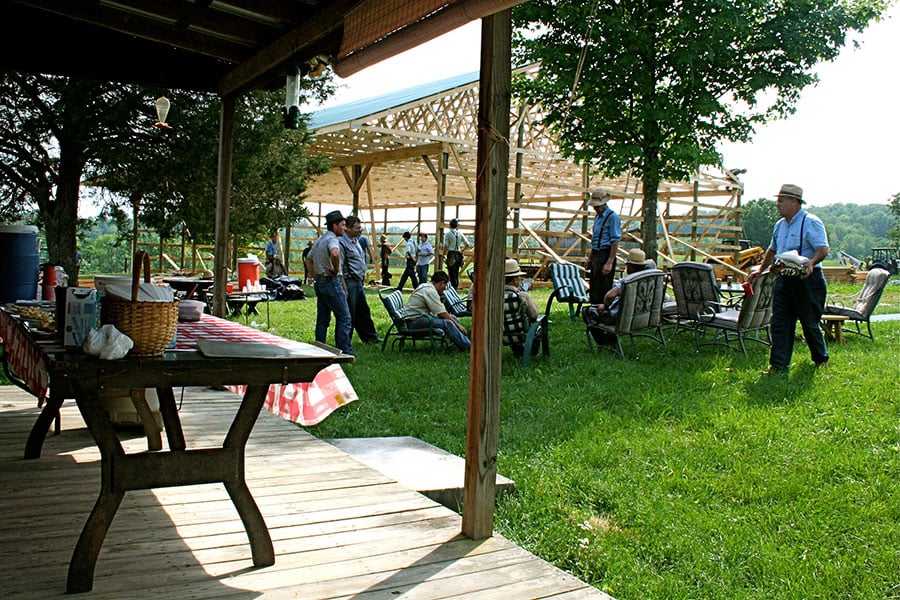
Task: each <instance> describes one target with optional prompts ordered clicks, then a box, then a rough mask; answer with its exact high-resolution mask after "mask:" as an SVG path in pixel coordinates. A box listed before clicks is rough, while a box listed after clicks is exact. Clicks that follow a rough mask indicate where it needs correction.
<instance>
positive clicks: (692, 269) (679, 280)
mask: <svg viewBox="0 0 900 600" xmlns="http://www.w3.org/2000/svg"><path fill="white" fill-rule="evenodd" d="M669 275H670V276H671V277H672V293H673V294H674V295H675V310H674V311H673V312H669V311H667V310H666V307H665V306H664V309H663V316H665V317H667V318H668V319H669V320H671V321H674V322H675V330H674V332H673V335H675V334H677V333H678V328H679V327H680V326H682V325H685V326H687V327H689V328H691V329H693V328H695V327H696V324H697V320H698V319H699V317H698V315H699V314H700V313H702V312H703V311H704V310H705V309H707V308H708V307H711V306H719V304H718V303H720V301H721V300H720V297H719V291H718V288H717V287H716V273H715V270H714V269H713V267H712V265H709V264H706V263H700V262H682V263H678V264H676V265H673V266H672V268H671V270H670V271H669Z"/></svg>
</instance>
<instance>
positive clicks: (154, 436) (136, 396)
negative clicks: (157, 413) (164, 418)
mask: <svg viewBox="0 0 900 600" xmlns="http://www.w3.org/2000/svg"><path fill="white" fill-rule="evenodd" d="M130 395H131V403H132V404H133V405H134V409H135V410H136V411H137V413H138V416H139V417H140V418H141V425H143V427H144V435H146V436H147V449H148V450H162V436H161V435H160V429H159V425H157V424H156V419H154V418H153V412H152V411H151V410H150V405H148V404H147V392H146V390H144V388H132V389H131V391H130Z"/></svg>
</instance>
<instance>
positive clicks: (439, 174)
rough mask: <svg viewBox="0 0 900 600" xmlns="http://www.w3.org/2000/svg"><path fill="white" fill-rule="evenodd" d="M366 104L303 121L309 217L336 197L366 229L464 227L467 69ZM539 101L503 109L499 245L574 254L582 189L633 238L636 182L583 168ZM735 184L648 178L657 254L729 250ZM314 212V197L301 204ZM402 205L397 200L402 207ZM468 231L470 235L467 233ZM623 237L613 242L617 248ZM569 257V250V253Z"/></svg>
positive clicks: (471, 181) (471, 96) (583, 227)
mask: <svg viewBox="0 0 900 600" xmlns="http://www.w3.org/2000/svg"><path fill="white" fill-rule="evenodd" d="M369 105H370V106H371V107H372V108H371V112H370V114H365V115H361V116H357V117H353V118H348V119H347V120H345V121H342V122H336V123H330V124H327V125H323V126H321V127H319V128H318V129H316V130H315V131H314V147H313V151H314V152H321V153H325V154H328V155H329V156H331V157H332V159H333V165H334V167H333V169H332V170H331V171H330V172H329V173H327V174H325V175H323V176H321V177H319V178H317V179H316V180H315V181H313V182H312V183H311V184H310V186H309V190H308V192H309V198H310V200H311V201H312V202H314V203H318V204H319V210H318V212H319V215H318V219H317V218H316V217H314V218H313V219H312V220H313V221H314V224H318V223H321V215H322V214H324V213H325V212H327V211H328V210H332V209H333V208H334V207H341V208H343V209H344V210H345V211H348V212H349V211H353V212H355V213H356V214H358V215H360V217H361V218H362V219H363V220H364V221H367V222H368V223H371V224H372V227H371V228H370V230H371V231H373V232H375V233H381V232H401V231H403V230H410V231H416V230H418V231H422V232H427V233H429V234H435V235H436V236H437V239H438V240H440V239H442V237H443V230H444V228H445V227H447V226H448V223H449V220H450V219H451V218H454V217H456V218H458V219H459V221H460V230H462V231H464V232H466V233H467V234H468V233H471V232H472V231H473V230H474V227H475V223H474V215H475V209H474V206H475V176H476V172H475V170H476V166H475V165H476V162H475V161H476V154H477V131H476V123H477V111H478V79H477V76H476V75H473V76H472V80H471V81H470V82H468V83H464V84H462V85H458V86H456V87H452V88H450V89H446V90H443V91H440V92H438V93H434V94H432V95H429V96H426V97H422V98H420V99H417V100H414V101H410V102H407V103H405V104H400V105H397V106H386V105H383V106H378V102H377V99H376V100H373V101H371V102H370V103H369ZM541 117H542V113H541V110H540V107H539V106H533V105H526V104H524V103H522V102H521V101H517V100H516V99H515V98H514V99H513V103H512V109H511V114H510V123H511V127H510V138H514V139H510V161H509V164H510V174H509V192H508V198H509V214H508V236H507V240H508V241H507V244H508V253H509V255H510V256H516V257H518V258H519V260H520V262H521V261H523V260H524V261H525V262H526V263H530V262H541V263H545V262H547V261H549V260H551V259H554V260H572V262H578V263H581V260H580V258H581V257H582V256H583V255H584V252H585V249H586V243H588V242H589V235H590V233H589V231H590V226H591V222H592V220H593V209H587V208H586V207H585V206H584V200H583V199H584V197H585V192H586V191H587V190H589V189H591V188H593V187H602V188H605V189H608V190H610V192H611V193H612V198H613V199H612V201H611V202H610V207H611V208H612V209H613V210H616V211H618V213H619V215H620V216H621V219H622V228H623V232H627V233H625V235H624V237H625V240H624V241H626V242H628V241H633V242H637V243H639V242H640V241H641V240H640V238H639V233H640V227H641V221H642V211H641V208H642V202H641V198H642V190H641V182H640V180H638V179H636V178H634V177H631V176H629V175H628V174H624V175H622V176H620V177H617V178H615V179H604V178H600V177H590V176H589V175H588V173H587V171H586V169H585V168H584V167H582V166H580V165H578V164H576V163H574V162H572V161H571V160H569V159H566V158H564V157H563V156H562V155H561V154H560V152H559V148H558V145H557V143H556V140H555V138H554V136H553V135H552V134H550V132H549V131H548V130H547V128H546V127H544V126H543V124H542V123H541ZM742 191H743V187H742V185H741V183H740V182H739V181H738V180H737V178H735V177H734V176H733V175H732V174H731V173H729V172H722V173H715V172H713V171H712V170H709V171H701V172H700V173H699V174H698V176H697V177H696V178H695V179H694V181H689V182H664V183H663V184H662V185H661V186H660V188H659V210H658V213H659V231H660V239H659V248H660V258H661V259H662V260H663V261H667V262H678V261H681V260H703V259H704V258H705V257H707V256H710V255H723V254H726V255H733V254H735V253H736V252H737V251H738V250H739V246H738V238H739V237H740V235H739V233H740V212H741V209H740V203H741V193H742ZM310 208H311V210H313V212H315V210H314V207H313V206H311V207H310ZM404 209H405V210H404ZM470 238H471V236H470ZM627 247H629V245H628V244H623V245H622V247H621V249H622V250H623V251H624V250H625V249H626V248H627ZM576 257H577V260H575V259H576Z"/></svg>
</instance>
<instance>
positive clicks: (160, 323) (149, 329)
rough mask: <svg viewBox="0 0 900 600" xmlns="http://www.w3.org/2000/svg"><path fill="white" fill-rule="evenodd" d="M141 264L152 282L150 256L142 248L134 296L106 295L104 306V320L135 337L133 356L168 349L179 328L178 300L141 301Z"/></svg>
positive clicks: (136, 265)
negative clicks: (139, 284) (126, 297)
mask: <svg viewBox="0 0 900 600" xmlns="http://www.w3.org/2000/svg"><path fill="white" fill-rule="evenodd" d="M141 266H143V269H144V281H146V282H147V283H149V282H150V256H149V255H148V254H147V253H146V252H138V253H137V254H136V255H135V257H134V269H133V273H132V277H131V300H122V299H120V298H112V297H110V296H106V297H104V298H103V304H102V306H101V309H100V321H101V322H102V323H103V324H104V325H105V324H107V323H110V324H112V325H114V326H115V328H116V329H118V330H119V331H121V332H122V333H124V334H125V335H127V336H128V337H130V338H131V339H132V341H134V347H133V348H132V349H131V352H129V353H128V355H129V356H159V355H160V354H162V353H163V352H165V351H166V348H167V347H168V345H169V344H170V343H171V342H172V338H174V337H175V330H176V329H177V328H178V301H177V300H176V301H175V302H139V301H138V300H137V293H138V283H139V280H140V272H141Z"/></svg>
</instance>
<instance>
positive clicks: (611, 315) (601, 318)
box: [581, 248, 656, 344]
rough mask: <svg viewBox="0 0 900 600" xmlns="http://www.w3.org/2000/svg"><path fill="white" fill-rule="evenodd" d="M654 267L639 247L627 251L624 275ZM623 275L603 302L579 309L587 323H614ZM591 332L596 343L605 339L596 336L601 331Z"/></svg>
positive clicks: (607, 293)
mask: <svg viewBox="0 0 900 600" xmlns="http://www.w3.org/2000/svg"><path fill="white" fill-rule="evenodd" d="M655 267H656V263H654V262H653V261H652V260H648V259H647V255H646V254H644V251H643V250H641V249H640V248H632V249H631V250H629V251H628V260H626V261H625V277H627V276H628V275H631V274H632V273H639V272H641V271H645V270H647V269H653V268H655ZM625 277H623V278H622V279H620V280H618V281H617V282H616V283H615V284H614V285H613V286H612V288H611V289H610V290H609V291H608V292H606V296H604V297H603V302H601V303H598V304H591V305H590V306H585V307H584V308H582V309H581V316H582V318H583V319H584V322H585V323H586V324H587V325H594V324H596V323H604V324H606V325H613V324H615V322H616V315H617V314H619V296H620V295H621V294H622V282H623V281H624V279H625ZM591 333H592V334H594V339H596V340H597V343H598V344H603V343H605V342H606V341H607V340H602V339H599V338H598V336H602V334H603V332H601V331H594V330H591Z"/></svg>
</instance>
